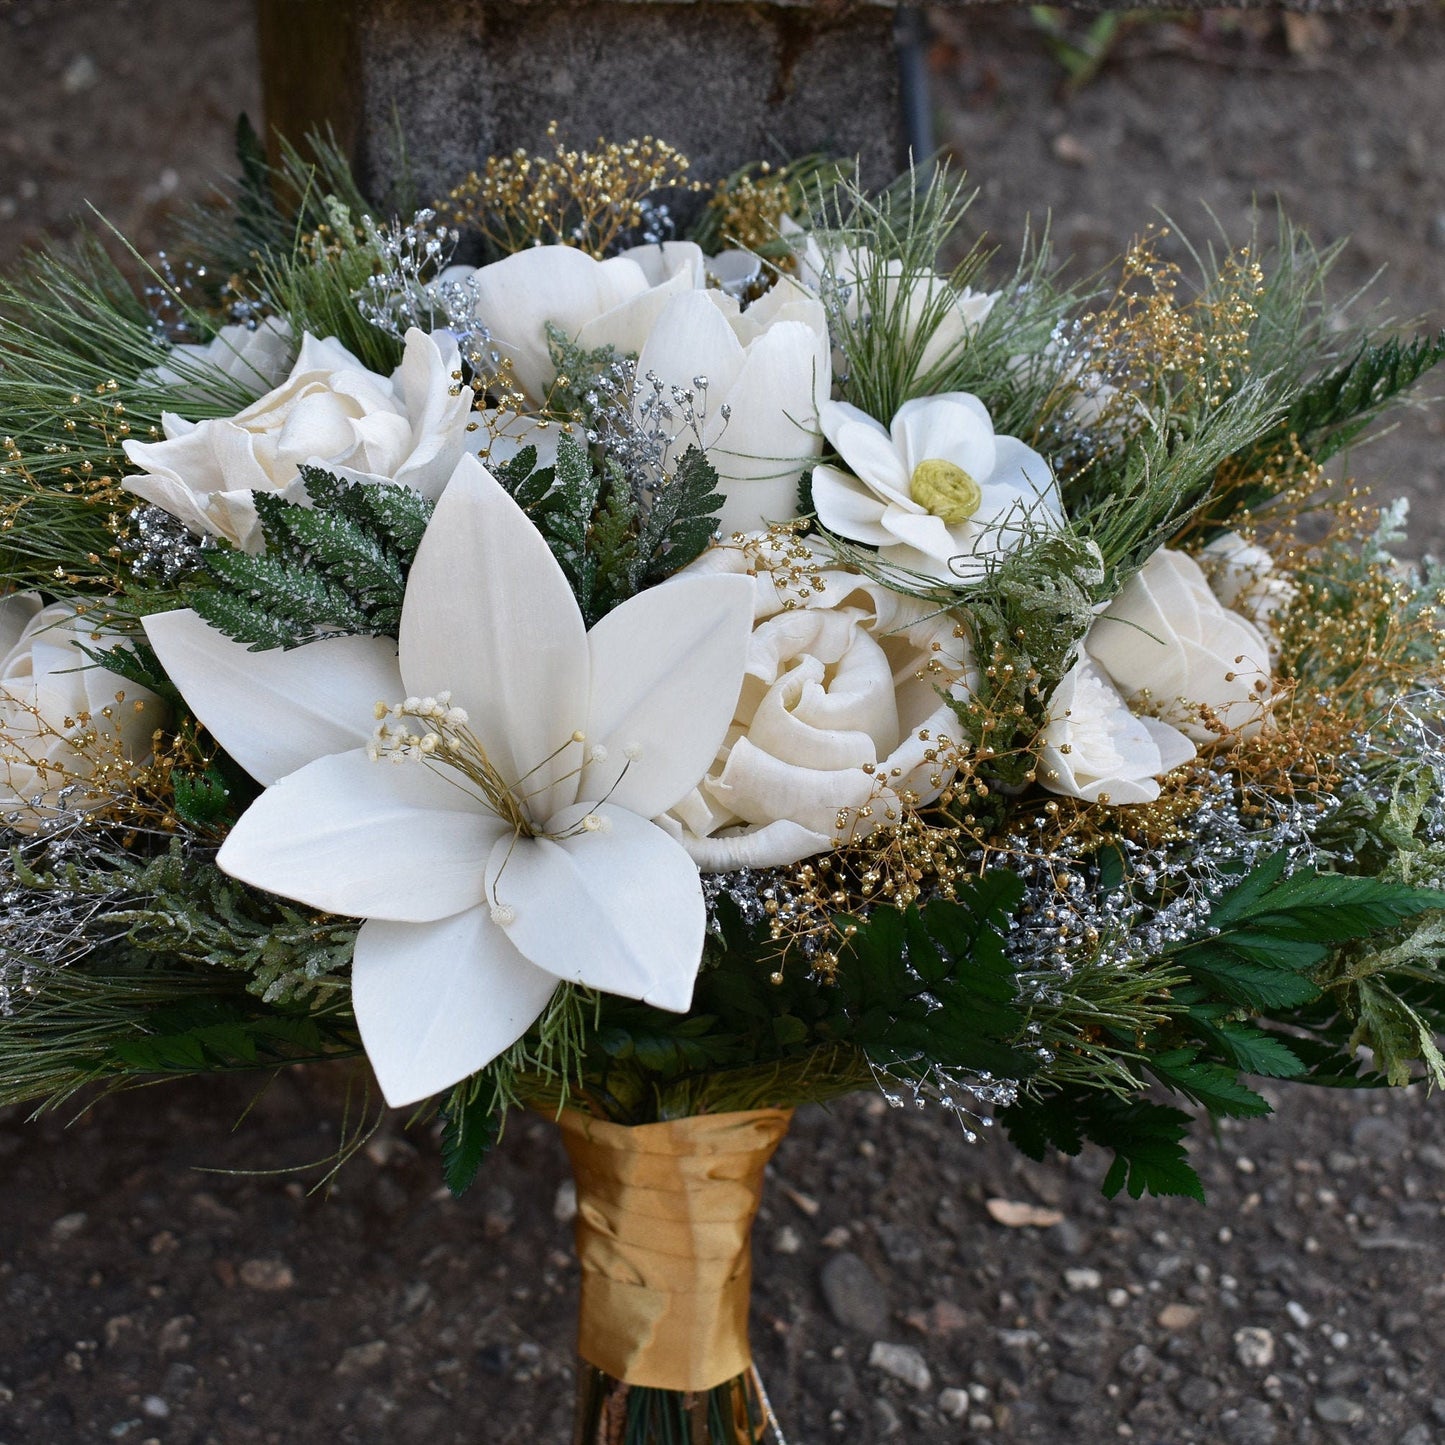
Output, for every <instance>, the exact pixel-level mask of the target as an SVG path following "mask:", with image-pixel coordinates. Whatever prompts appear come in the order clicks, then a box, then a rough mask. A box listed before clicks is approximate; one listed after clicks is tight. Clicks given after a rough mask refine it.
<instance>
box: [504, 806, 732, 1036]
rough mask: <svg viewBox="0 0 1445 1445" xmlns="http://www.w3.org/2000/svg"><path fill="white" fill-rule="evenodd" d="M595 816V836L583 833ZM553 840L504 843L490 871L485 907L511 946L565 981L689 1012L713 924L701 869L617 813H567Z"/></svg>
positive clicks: (551, 828) (593, 809)
mask: <svg viewBox="0 0 1445 1445" xmlns="http://www.w3.org/2000/svg"><path fill="white" fill-rule="evenodd" d="M589 814H590V815H592V816H594V817H595V818H596V819H597V820H598V821H599V823H600V824H601V826H600V827H599V828H598V829H597V830H596V831H589V830H588V828H587V827H585V826H584V825H583V822H582V820H583V818H584V817H585V816H587V815H589ZM547 833H548V834H549V835H551V836H548V837H539V838H519V839H517V840H515V842H514V841H513V840H512V839H510V838H504V839H502V840H501V841H500V842H499V843H497V844H495V845H494V846H493V848H492V855H491V857H490V858H489V859H488V862H487V899H488V902H489V903H491V904H492V905H493V906H494V908H496V909H497V913H494V914H493V916H494V917H497V916H498V915H499V914H503V915H504V916H506V917H507V918H508V921H507V922H506V923H505V925H504V926H505V928H506V931H507V936H508V937H509V938H510V939H511V940H512V942H513V944H514V945H515V946H516V947H517V948H518V949H519V950H520V951H521V953H522V954H523V955H524V956H525V957H527V958H529V959H531V961H532V962H533V963H535V964H536V965H537V967H538V968H543V969H546V971H547V972H548V973H554V974H556V975H557V976H558V977H559V978H564V979H569V980H571V981H572V982H574V983H582V984H586V985H587V986H588V987H590V988H597V989H603V990H605V991H606V992H608V993H616V994H621V995H622V996H623V997H624V998H638V999H642V1000H643V1002H644V1003H650V1004H653V1005H655V1006H656V1007H657V1008H665V1009H672V1010H674V1011H675V1012H678V1013H682V1012H685V1011H686V1010H687V1008H688V1007H689V1006H690V1004H691V1002H692V986H693V980H694V979H695V978H696V977H697V970H698V965H699V964H700V963H701V961H702V942H703V930H704V927H705V924H706V911H705V909H704V907H703V901H702V884H701V882H700V881H699V879H698V874H697V865H696V864H695V863H694V862H693V861H692V859H691V858H689V857H688V856H687V854H686V852H684V850H683V848H682V847H681V845H680V844H678V843H675V842H674V841H673V840H672V839H671V838H669V837H668V835H667V834H666V833H664V832H663V830H662V829H661V828H658V827H656V826H654V825H653V824H652V823H649V822H646V821H645V820H643V819H642V818H639V817H638V816H637V815H636V814H635V813H629V812H627V811H626V810H625V809H622V808H617V807H614V806H613V805H612V804H610V803H593V804H587V803H579V804H576V805H574V806H573V807H571V808H567V809H565V810H564V811H562V812H561V813H558V814H557V815H556V816H555V817H553V818H551V819H550V820H549V821H548V823H547ZM639 880H645V888H642V887H639Z"/></svg>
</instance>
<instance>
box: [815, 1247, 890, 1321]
mask: <svg viewBox="0 0 1445 1445" xmlns="http://www.w3.org/2000/svg"><path fill="white" fill-rule="evenodd" d="M818 1282H819V1284H820V1285H821V1287H822V1290H823V1298H824V1299H825V1300H827V1302H828V1309H829V1310H830V1311H831V1313H832V1315H833V1318H834V1319H835V1320H837V1322H838V1323H839V1324H840V1325H844V1326H845V1327H846V1328H848V1329H850V1330H857V1331H858V1332H859V1333H860V1334H866V1335H873V1336H875V1337H876V1336H878V1335H881V1334H882V1333H883V1332H884V1331H885V1330H886V1329H887V1328H888V1325H889V1320H890V1314H889V1310H888V1301H887V1298H886V1296H885V1294H884V1289H883V1286H882V1284H881V1283H880V1282H879V1280H878V1277H877V1276H876V1275H875V1274H874V1273H873V1271H872V1270H871V1269H869V1268H868V1266H867V1265H866V1264H864V1263H863V1261H862V1260H861V1259H859V1258H858V1256H857V1255H856V1254H853V1253H852V1252H851V1251H849V1250H843V1251H841V1252H839V1253H838V1254H835V1255H834V1256H833V1257H832V1259H830V1260H829V1261H828V1262H827V1264H825V1265H824V1266H823V1269H822V1273H821V1274H820V1275H819V1277H818Z"/></svg>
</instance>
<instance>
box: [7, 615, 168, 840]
mask: <svg viewBox="0 0 1445 1445" xmlns="http://www.w3.org/2000/svg"><path fill="white" fill-rule="evenodd" d="M92 606H93V607H94V609H95V610H96V611H97V612H100V611H101V609H102V606H103V604H101V603H94V604H92ZM116 641H117V638H116V636H115V634H114V632H112V631H109V630H107V629H106V628H104V627H101V626H99V625H97V623H95V622H94V621H92V620H90V618H88V617H86V616H84V615H82V614H81V613H80V612H78V611H77V609H76V606H75V604H74V603H72V602H52V603H50V604H49V605H45V604H44V603H43V602H42V601H41V598H40V595H39V594H38V593H35V592H12V593H10V594H9V596H6V597H0V820H3V821H4V823H5V824H6V825H7V826H9V827H12V828H15V829H17V830H19V831H20V832H23V833H31V832H34V831H35V830H36V829H38V828H40V827H42V826H43V825H44V824H45V823H46V821H47V820H50V819H52V818H53V817H54V816H55V815H56V813H57V812H59V811H60V810H61V809H62V808H64V809H69V810H82V811H84V810H89V809H92V808H95V807H97V806H99V805H100V804H101V803H102V802H104V801H106V799H105V797H104V796H103V794H104V791H105V788H106V786H110V787H114V786H115V785H116V784H118V783H121V782H123V780H124V772H125V769H126V766H127V764H129V763H134V762H139V761H140V760H141V759H143V758H144V757H145V756H146V755H147V754H148V753H149V752H150V750H151V736H152V734H153V733H154V732H155V730H156V729H157V728H158V727H162V726H164V724H165V721H166V718H167V716H168V709H167V708H166V705H165V704H164V703H163V702H162V701H161V700H160V698H158V697H157V696H156V695H155V693H153V692H151V691H150V689H149V688H144V687H141V686H140V685H139V684H137V683H133V682H128V681H127V680H126V679H124V678H122V677H119V676H117V674H115V673H113V672H110V671H108V670H107V669H105V668H103V667H100V666H98V665H96V664H95V663H93V662H92V661H91V659H90V657H89V656H87V652H90V653H95V652H101V651H104V650H106V649H107V648H108V647H110V646H113V645H115V643H116ZM117 770H119V775H117ZM98 773H99V774H109V777H108V779H104V780H102V781H101V782H99V783H98V782H97V781H96V779H97V774H98Z"/></svg>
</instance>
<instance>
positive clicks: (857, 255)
mask: <svg viewBox="0 0 1445 1445" xmlns="http://www.w3.org/2000/svg"><path fill="white" fill-rule="evenodd" d="M779 231H780V232H781V234H782V235H783V236H785V237H792V238H798V239H796V240H795V241H794V255H795V256H796V257H797V262H798V280H799V281H800V282H801V283H802V284H803V285H804V286H806V287H807V288H808V289H809V290H810V291H812V292H814V293H815V294H817V295H820V296H822V297H823V299H824V300H825V301H826V302H828V303H829V304H830V305H831V306H833V307H835V308H836V310H837V312H838V314H839V316H840V319H842V320H843V321H845V322H847V323H848V324H850V325H856V324H857V323H859V322H860V321H862V322H866V323H868V324H870V325H872V324H874V323H877V324H881V325H887V326H888V327H889V328H890V329H891V330H892V331H894V332H896V334H897V335H898V336H899V337H900V339H901V340H902V341H903V342H904V343H905V345H906V346H908V347H910V348H912V347H914V346H916V345H917V342H918V340H919V333H920V331H921V330H922V329H923V327H924V326H925V325H927V326H928V327H929V331H928V336H927V339H926V340H925V341H924V343H923V347H922V350H921V351H920V352H919V354H918V357H917V360H916V361H915V363H914V367H913V377H915V378H917V377H926V376H928V375H929V373H930V372H932V371H934V370H935V369H936V368H937V367H939V366H940V365H943V364H944V363H946V362H950V361H952V360H953V359H954V358H955V357H956V356H957V355H958V353H959V352H960V351H962V350H963V348H964V347H965V346H966V345H967V344H968V341H969V339H970V338H971V337H972V336H973V335H974V333H975V332H976V331H977V330H978V328H979V327H980V326H982V325H983V323H984V322H985V321H986V320H987V319H988V316H989V313H990V312H991V311H992V310H993V308H994V305H995V303H996V302H997V301H998V299H999V297H1000V296H1001V295H1002V294H1003V293H1002V292H1001V291H975V290H973V289H972V288H971V287H968V286H962V287H955V286H953V285H952V284H951V283H950V282H949V280H948V279H947V278H946V277H944V276H940V275H939V274H938V273H937V272H936V271H930V270H913V271H910V270H908V269H907V268H906V267H905V266H904V264H903V262H902V261H900V260H898V259H896V258H891V257H882V256H879V255H878V254H877V253H876V252H875V251H874V250H873V249H872V248H871V247H869V246H864V245H861V244H853V245H843V246H835V247H833V248H832V249H830V250H828V251H824V250H823V248H822V247H821V246H820V245H819V244H818V241H817V239H816V238H815V237H814V236H812V235H807V236H804V234H803V231H802V228H801V227H799V226H798V224H797V223H796V222H795V221H794V220H793V219H792V218H791V217H790V216H785V217H784V218H783V221H782V223H781V225H780V226H779ZM880 300H881V303H882V309H883V310H884V311H885V312H886V313H887V314H886V316H883V317H880V316H878V314H877V305H878V301H880ZM869 308H872V309H869Z"/></svg>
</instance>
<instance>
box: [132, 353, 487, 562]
mask: <svg viewBox="0 0 1445 1445" xmlns="http://www.w3.org/2000/svg"><path fill="white" fill-rule="evenodd" d="M460 377H461V362H460V360H459V357H458V353H457V346H456V342H455V341H453V340H451V339H450V338H449V337H447V336H444V335H440V334H439V335H438V336H437V337H435V338H433V337H430V336H428V335H426V333H425V332H422V331H419V330H417V329H416V328H413V329H412V330H410V331H408V332H407V335H406V351H405V354H404V355H403V358H402V363H401V365H400V366H399V367H397V369H396V371H395V372H393V373H392V375H391V376H390V377H385V376H382V375H380V374H379V373H377V372H374V371H369V370H368V369H367V368H366V367H364V366H363V365H362V364H361V362H360V361H358V360H357V359H356V357H354V356H353V355H352V354H351V352H349V351H348V350H347V349H346V348H345V347H344V346H342V345H341V343H340V342H339V341H336V340H334V339H327V340H318V339H317V338H316V337H314V336H306V337H304V338H303V339H302V342H301V353H300V355H299V356H298V357H297V359H296V364H295V365H294V366H293V367H292V368H291V373H290V375H289V376H288V377H287V378H286V380H285V381H284V382H283V383H282V384H281V385H280V386H278V387H277V388H276V389H275V390H273V391H268V392H267V393H266V395H265V396H263V397H261V398H260V399H259V400H257V401H254V402H252V403H251V405H250V406H248V407H246V408H245V409H244V410H242V411H240V412H238V413H237V414H236V415H235V416H230V417H216V418H212V419H210V420H208V421H201V422H192V421H187V420H186V419H185V418H184V417H181V416H177V415H175V414H173V413H170V412H167V413H165V414H164V416H163V417H162V419H161V420H162V424H163V426H164V429H165V440H164V441H155V442H142V441H128V442H126V443H125V454H126V457H127V459H128V460H129V461H130V462H131V464H132V465H133V466H135V467H137V468H139V470H140V474H139V475H135V474H132V475H130V476H126V477H123V478H122V482H123V483H124V485H125V487H126V489H127V490H128V491H131V492H134V493H135V495H136V496H138V497H140V498H142V499H143V500H145V501H147V502H151V503H153V504H154V505H155V506H157V507H162V508H164V509H165V510H166V511H167V512H170V513H171V514H172V515H173V516H175V517H179V518H180V520H181V521H182V522H184V523H185V524H186V526H187V527H189V528H190V529H191V531H193V532H195V533H197V534H199V535H202V536H205V535H210V536H213V537H224V538H225V539H226V540H227V541H228V542H231V543H232V544H233V545H235V546H237V547H240V548H241V549H242V550H244V551H247V552H254V551H258V550H259V549H260V547H261V528H260V522H259V521H258V519H257V516H256V507H255V504H254V502H253V501H252V500H251V499H252V497H253V496H254V495H255V494H256V493H257V492H275V493H278V494H279V495H281V496H283V497H285V498H286V499H287V500H288V501H299V500H301V499H302V498H304V495H305V493H304V491H303V489H302V487H301V484H300V481H299V473H300V469H301V468H302V467H303V466H307V465H312V464H314V465H317V466H322V467H325V468H327V470H329V471H332V472H337V473H340V474H342V475H345V476H348V477H350V478H351V479H353V480H360V481H366V480H382V481H389V482H398V483H400V484H401V485H403V486H408V487H411V488H412V489H413V490H415V491H418V492H421V493H422V495H423V496H427V497H433V498H435V497H437V496H439V495H440V493H441V489H442V487H443V486H444V485H445V483H446V480H447V478H448V477H449V476H450V475H451V472H452V468H453V467H455V466H456V464H457V458H458V457H460V456H461V454H462V452H463V450H464V449H465V447H466V445H467V443H468V440H469V439H468V435H467V424H468V413H469V412H470V410H471V404H472V393H471V392H470V391H469V390H468V389H467V388H465V387H463V386H462V385H461V384H460Z"/></svg>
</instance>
